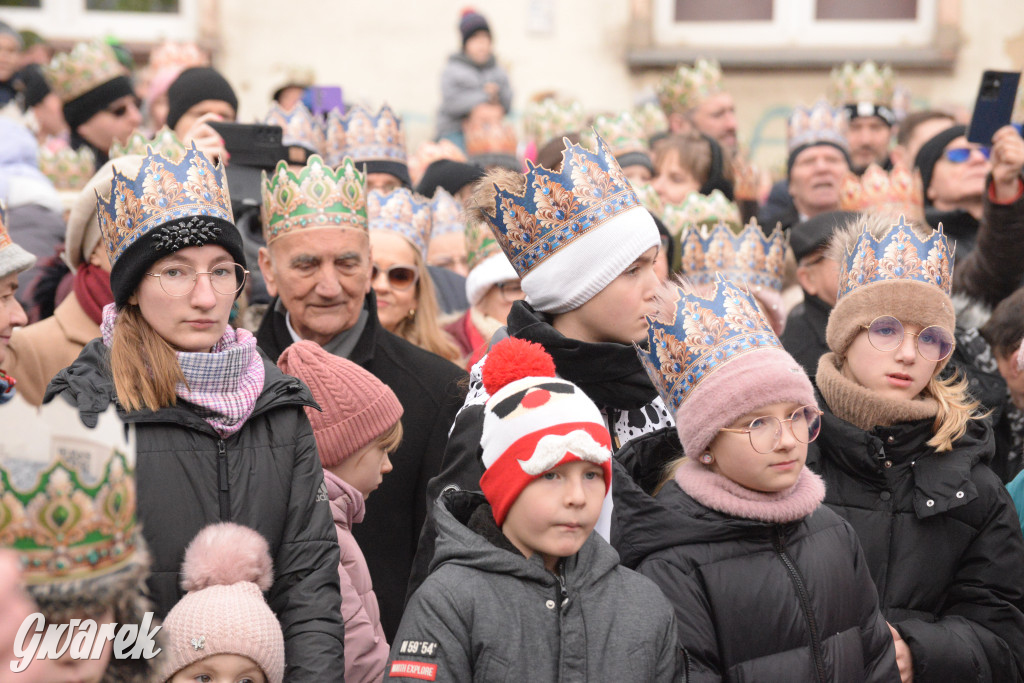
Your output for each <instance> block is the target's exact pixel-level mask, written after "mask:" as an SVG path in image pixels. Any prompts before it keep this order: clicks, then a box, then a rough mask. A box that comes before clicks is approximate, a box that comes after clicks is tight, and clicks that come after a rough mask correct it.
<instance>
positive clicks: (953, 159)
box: [944, 147, 991, 164]
mask: <svg viewBox="0 0 1024 683" xmlns="http://www.w3.org/2000/svg"><path fill="white" fill-rule="evenodd" d="M974 150H977V151H978V152H979V153H980V154H981V156H983V157H985V159H986V160H987V159H988V158H989V155H990V153H991V152H990V151H989V148H988V147H954V148H953V149H947V150H946V153H945V154H944V156H945V157H946V161H948V162H950V163H953V164H963V163H966V162H967V160H968V159H970V158H971V152H973V151H974Z"/></svg>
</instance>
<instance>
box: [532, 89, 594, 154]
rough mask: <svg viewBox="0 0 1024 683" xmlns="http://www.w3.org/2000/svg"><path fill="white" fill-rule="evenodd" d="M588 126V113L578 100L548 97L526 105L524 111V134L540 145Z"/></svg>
mask: <svg viewBox="0 0 1024 683" xmlns="http://www.w3.org/2000/svg"><path fill="white" fill-rule="evenodd" d="M585 128H587V115H586V112H585V111H583V105H582V104H580V103H579V102H578V101H576V100H559V99H557V98H554V97H547V98H544V99H543V100H540V101H539V102H531V103H530V104H528V105H526V109H525V111H524V112H523V134H524V136H525V137H526V139H527V140H530V141H532V142H533V143H534V144H535V145H537V146H538V147H540V146H541V145H543V144H545V143H547V142H548V141H549V140H552V139H554V138H556V137H558V138H560V137H561V136H562V135H564V134H565V133H573V132H577V131H581V130H583V129H585Z"/></svg>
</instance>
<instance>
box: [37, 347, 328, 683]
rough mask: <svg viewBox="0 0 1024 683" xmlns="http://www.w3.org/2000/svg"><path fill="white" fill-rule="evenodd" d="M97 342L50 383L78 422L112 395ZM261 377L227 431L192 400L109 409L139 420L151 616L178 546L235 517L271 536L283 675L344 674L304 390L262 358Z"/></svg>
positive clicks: (159, 608)
mask: <svg viewBox="0 0 1024 683" xmlns="http://www.w3.org/2000/svg"><path fill="white" fill-rule="evenodd" d="M107 357H108V352H107V348H106V347H105V346H104V345H103V342H102V341H101V340H99V339H96V340H93V341H91V342H89V344H87V345H86V347H85V348H84V349H83V350H82V353H81V355H80V356H79V357H78V359H77V360H76V361H75V362H74V363H73V364H72V365H71V366H70V367H67V368H65V369H63V370H61V371H60V373H58V375H57V376H56V377H55V378H54V379H53V381H51V382H50V386H49V387H48V388H47V390H46V395H45V396H44V398H43V401H44V402H48V401H50V400H53V398H54V397H56V396H58V395H60V396H61V397H62V398H64V399H66V400H67V401H68V402H69V403H71V404H72V405H74V406H76V407H77V408H78V411H79V413H80V415H81V416H82V420H83V422H85V423H86V424H89V423H90V421H91V422H92V423H95V420H96V415H97V414H98V413H100V412H102V411H103V410H105V409H106V408H107V406H109V405H110V404H111V403H114V402H116V398H115V393H114V384H113V381H112V379H111V377H110V370H109V369H108V361H107ZM263 361H264V363H263V365H264V370H265V372H266V379H265V381H264V384H263V391H262V392H261V394H260V396H259V398H258V399H257V401H256V406H255V408H254V409H253V412H252V415H251V416H250V417H249V419H248V420H247V421H246V423H245V425H244V426H243V427H242V428H241V429H240V430H239V431H237V432H236V433H234V434H232V435H231V436H229V437H228V438H226V439H221V438H220V437H219V436H218V435H217V433H216V432H215V431H214V430H213V428H212V427H211V426H210V425H209V424H208V423H207V422H206V421H205V420H203V419H202V418H200V417H199V416H198V415H197V414H196V413H195V412H194V410H192V409H190V408H189V405H188V404H187V403H184V402H179V404H178V405H176V406H172V407H169V408H162V409H161V410H158V411H156V412H152V411H149V410H142V411H135V412H131V413H125V412H124V411H123V410H122V409H121V407H120V406H118V414H119V415H120V416H121V418H122V419H123V420H124V421H125V422H127V423H133V424H135V425H136V484H137V490H138V510H137V514H138V518H139V522H140V524H141V525H142V535H143V537H144V538H145V539H146V543H147V544H148V545H149V550H150V554H151V556H152V566H151V573H150V577H149V581H148V586H149V590H150V594H151V597H152V600H153V603H154V605H155V607H156V613H157V616H158V617H159V618H163V617H164V616H166V614H167V612H168V611H169V610H170V609H171V607H173V606H174V605H175V603H177V602H178V600H179V599H180V598H181V597H182V596H183V595H184V591H182V589H181V588H180V586H181V575H180V573H179V572H180V570H181V563H182V560H183V559H184V554H185V547H186V546H187V545H188V544H189V543H190V542H191V541H192V539H193V538H194V537H195V536H196V534H197V533H199V531H200V530H201V529H202V528H203V527H205V526H206V525H208V524H213V523H216V522H222V521H233V522H235V523H237V524H242V525H245V526H247V527H250V528H252V529H255V530H256V531H258V532H259V533H260V534H261V535H262V536H263V537H264V538H265V539H267V543H268V544H269V545H270V555H271V557H272V558H273V560H274V583H273V585H272V586H271V588H270V591H269V592H268V593H267V596H266V597H267V602H268V603H269V605H270V608H271V609H272V610H273V611H274V614H276V615H277V618H278V620H279V621H280V622H281V629H282V630H283V631H284V643H285V662H286V664H287V669H286V671H285V680H286V681H289V683H292V682H294V681H300V682H301V681H309V682H310V683H314V682H315V683H321V682H323V681H341V680H343V679H344V671H345V661H344V647H345V627H344V624H343V622H342V620H341V594H340V588H339V586H338V562H339V560H340V557H339V553H338V537H337V534H336V532H335V530H334V523H333V521H332V518H331V511H330V507H329V504H328V502H327V492H326V489H325V488H324V483H323V470H322V469H321V467H320V458H319V457H318V455H317V450H316V441H315V440H314V438H313V429H312V427H310V424H309V419H308V418H307V417H306V414H305V412H304V410H303V408H304V406H307V405H311V406H315V405H316V404H315V403H314V402H313V398H312V395H311V394H310V393H309V389H307V388H306V386H305V385H304V384H302V382H300V381H299V380H297V379H295V378H294V377H290V376H288V375H285V374H284V373H282V372H281V371H280V370H278V369H277V366H275V365H273V364H272V363H270V362H269V361H268V360H267V359H266V358H265V357H264V359H263Z"/></svg>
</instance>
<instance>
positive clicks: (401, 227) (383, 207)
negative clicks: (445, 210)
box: [366, 187, 432, 258]
mask: <svg viewBox="0 0 1024 683" xmlns="http://www.w3.org/2000/svg"><path fill="white" fill-rule="evenodd" d="M366 208H367V213H368V215H369V218H370V231H371V232H372V231H374V230H390V231H391V232H397V233H398V234H399V235H401V236H402V237H404V238H405V239H407V240H409V242H411V243H412V245H413V247H415V248H416V249H418V250H419V252H420V254H422V255H423V256H424V258H425V257H426V254H427V245H428V244H429V243H430V232H431V227H432V221H431V211H430V200H429V199H427V198H426V197H423V196H421V195H418V194H416V193H415V192H410V191H409V190H408V189H406V188H404V187H400V188H398V189H396V190H392V191H391V192H388V193H384V192H381V191H379V190H371V191H370V194H369V196H368V197H367V198H366Z"/></svg>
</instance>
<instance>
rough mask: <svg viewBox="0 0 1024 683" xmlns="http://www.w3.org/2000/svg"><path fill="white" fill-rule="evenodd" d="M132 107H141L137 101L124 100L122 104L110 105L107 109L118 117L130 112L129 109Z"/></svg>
mask: <svg viewBox="0 0 1024 683" xmlns="http://www.w3.org/2000/svg"><path fill="white" fill-rule="evenodd" d="M130 107H134V108H136V109H138V108H139V104H138V102H136V101H132V102H122V103H121V104H119V105H117V106H116V107H109V108H108V109H106V110H105V111H106V112H107V113H108V114H111V115H113V116H114V117H116V118H121V117H123V116H125V115H126V114H127V113H128V109H129V108H130Z"/></svg>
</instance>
